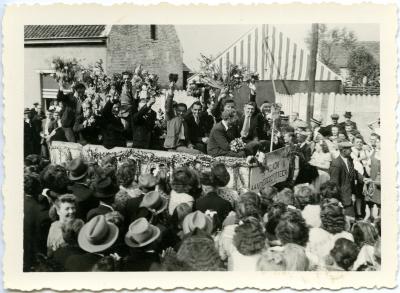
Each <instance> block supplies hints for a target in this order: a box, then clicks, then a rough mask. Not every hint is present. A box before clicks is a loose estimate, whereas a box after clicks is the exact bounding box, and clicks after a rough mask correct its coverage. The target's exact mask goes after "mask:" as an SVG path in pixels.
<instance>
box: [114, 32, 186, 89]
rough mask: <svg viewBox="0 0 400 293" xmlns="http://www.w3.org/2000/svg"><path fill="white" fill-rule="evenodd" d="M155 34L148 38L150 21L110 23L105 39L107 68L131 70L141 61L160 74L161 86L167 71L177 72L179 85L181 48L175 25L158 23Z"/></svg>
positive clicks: (151, 70) (180, 85)
mask: <svg viewBox="0 0 400 293" xmlns="http://www.w3.org/2000/svg"><path fill="white" fill-rule="evenodd" d="M156 35H157V38H156V40H153V39H151V34H150V25H113V26H112V28H111V31H110V34H109V38H108V40H107V42H108V43H107V72H108V73H114V72H122V71H124V70H133V69H134V68H135V67H136V66H137V65H139V64H142V65H143V67H144V68H145V69H146V70H148V71H149V72H151V73H155V74H157V75H158V76H159V81H160V83H161V85H162V86H163V87H166V86H167V85H168V74H169V73H177V74H179V81H178V86H179V87H182V72H183V59H182V49H181V45H180V41H179V38H178V35H177V33H176V31H175V27H174V26H173V25H157V26H156Z"/></svg>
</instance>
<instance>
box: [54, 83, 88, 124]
mask: <svg viewBox="0 0 400 293" xmlns="http://www.w3.org/2000/svg"><path fill="white" fill-rule="evenodd" d="M85 98H86V96H84V97H83V98H82V99H81V100H78V98H76V97H75V96H74V93H73V92H70V93H66V94H65V93H64V92H63V91H61V90H59V91H58V93H57V101H60V102H62V104H63V108H62V110H61V113H60V117H61V125H62V127H65V128H72V127H73V126H74V124H75V118H76V117H77V116H79V115H81V114H82V107H81V103H82V101H84V100H85Z"/></svg>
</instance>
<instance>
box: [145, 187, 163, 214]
mask: <svg viewBox="0 0 400 293" xmlns="http://www.w3.org/2000/svg"><path fill="white" fill-rule="evenodd" d="M167 206H168V201H167V199H166V198H165V197H163V196H161V195H160V193H159V192H157V191H150V192H148V193H146V194H145V196H144V197H143V199H142V202H141V203H140V207H144V208H147V209H148V210H153V211H155V213H156V214H159V213H161V212H162V211H164V210H165V209H166V208H167Z"/></svg>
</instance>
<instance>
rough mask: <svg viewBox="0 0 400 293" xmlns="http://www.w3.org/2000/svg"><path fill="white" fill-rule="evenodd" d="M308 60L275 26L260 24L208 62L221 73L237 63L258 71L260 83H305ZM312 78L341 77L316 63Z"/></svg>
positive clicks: (301, 50)
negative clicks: (284, 81) (287, 81)
mask: <svg viewBox="0 0 400 293" xmlns="http://www.w3.org/2000/svg"><path fill="white" fill-rule="evenodd" d="M309 58H310V52H309V50H308V49H307V48H304V47H302V46H300V45H298V44H297V43H295V42H294V41H292V40H291V39H289V38H288V37H286V36H284V34H283V33H282V32H280V31H279V30H278V29H277V27H276V26H274V25H271V24H261V25H257V26H256V27H254V28H253V29H252V30H251V31H249V32H248V33H246V34H245V35H243V36H242V37H241V38H240V39H239V40H238V41H236V42H235V43H234V44H232V45H231V46H230V47H228V48H227V49H225V50H224V51H223V52H222V53H221V54H220V55H218V56H217V57H216V58H215V59H214V60H213V62H212V63H213V64H215V65H216V66H217V67H218V68H219V70H221V71H222V73H223V74H226V72H227V68H228V66H229V64H240V65H243V66H247V68H248V69H249V70H250V71H253V72H258V73H259V76H260V79H261V80H271V79H274V80H308V66H309ZM195 76H196V75H194V76H193V77H191V78H195ZM315 79H316V80H341V77H340V76H339V75H338V74H336V73H335V72H334V71H332V70H331V69H329V68H328V67H327V66H326V65H325V64H323V63H322V62H321V61H319V60H317V72H316V76H315ZM189 81H190V79H189Z"/></svg>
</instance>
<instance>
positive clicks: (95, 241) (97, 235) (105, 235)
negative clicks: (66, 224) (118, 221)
mask: <svg viewBox="0 0 400 293" xmlns="http://www.w3.org/2000/svg"><path fill="white" fill-rule="evenodd" d="M118 234H119V230H118V227H117V226H116V225H114V224H112V223H110V222H107V221H106V219H105V217H104V215H98V216H96V217H94V218H93V219H91V220H90V221H89V222H87V223H86V224H85V225H84V226H83V227H82V229H81V230H80V231H79V235H78V244H79V247H80V248H82V249H83V250H85V251H87V252H100V251H104V250H106V249H107V248H109V247H111V246H112V245H113V244H114V243H115V241H116V240H117V238H118Z"/></svg>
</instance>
